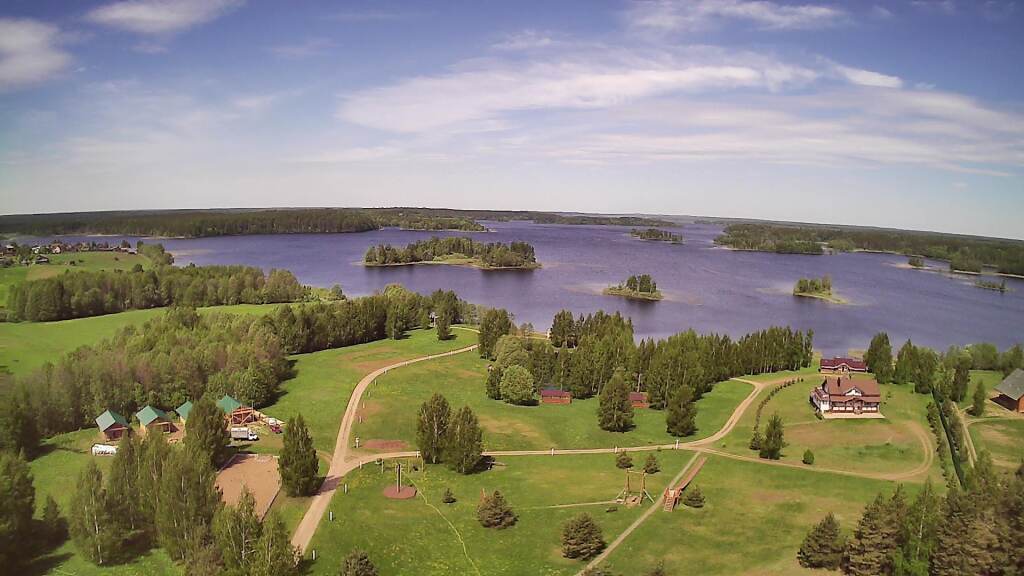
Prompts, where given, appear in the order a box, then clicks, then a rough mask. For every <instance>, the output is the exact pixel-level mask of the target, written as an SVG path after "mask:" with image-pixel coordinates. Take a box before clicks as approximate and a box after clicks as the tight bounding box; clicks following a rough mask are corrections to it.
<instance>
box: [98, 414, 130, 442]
mask: <svg viewBox="0 0 1024 576" xmlns="http://www.w3.org/2000/svg"><path fill="white" fill-rule="evenodd" d="M96 426H98V427H99V429H100V432H102V433H103V437H104V438H105V439H106V440H107V441H108V442H117V441H118V440H120V439H121V438H123V437H124V436H125V435H126V434H128V433H130V432H131V429H132V427H131V425H130V424H129V423H128V419H127V418H125V417H124V416H121V415H120V414H118V413H117V412H114V411H113V410H107V411H106V412H104V413H103V414H100V415H99V416H97V417H96Z"/></svg>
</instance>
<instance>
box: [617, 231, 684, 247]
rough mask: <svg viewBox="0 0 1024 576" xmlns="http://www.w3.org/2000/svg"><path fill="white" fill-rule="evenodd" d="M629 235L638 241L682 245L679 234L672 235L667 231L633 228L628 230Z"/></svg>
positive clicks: (681, 238)
mask: <svg viewBox="0 0 1024 576" xmlns="http://www.w3.org/2000/svg"><path fill="white" fill-rule="evenodd" d="M629 235H630V236H632V237H633V238H639V239H640V240H652V241H655V242H670V243H672V244H682V243H683V237H682V236H681V235H679V234H673V233H672V232H669V231H667V230H660V229H658V228H646V229H643V230H641V229H639V228H633V229H632V230H630V232H629Z"/></svg>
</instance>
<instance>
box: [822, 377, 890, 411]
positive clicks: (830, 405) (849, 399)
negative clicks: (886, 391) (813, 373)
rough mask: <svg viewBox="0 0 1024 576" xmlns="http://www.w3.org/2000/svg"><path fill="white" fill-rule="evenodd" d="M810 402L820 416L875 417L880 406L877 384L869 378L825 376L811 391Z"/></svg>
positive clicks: (880, 395)
mask: <svg viewBox="0 0 1024 576" xmlns="http://www.w3.org/2000/svg"><path fill="white" fill-rule="evenodd" d="M810 402H811V404H813V405H814V407H815V409H817V411H818V412H820V413H821V414H822V416H826V417H828V416H834V415H840V414H841V415H847V416H848V415H855V416H858V415H872V416H873V415H876V414H879V409H880V407H881V404H882V392H881V390H880V389H879V387H878V382H876V381H875V380H874V379H871V378H856V379H855V378H851V377H849V376H825V381H824V382H822V383H821V386H818V387H816V388H814V389H813V390H811V394H810Z"/></svg>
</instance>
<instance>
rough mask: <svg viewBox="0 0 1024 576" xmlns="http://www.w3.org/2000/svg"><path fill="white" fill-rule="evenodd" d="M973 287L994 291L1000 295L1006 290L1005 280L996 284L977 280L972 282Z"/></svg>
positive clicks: (993, 281)
mask: <svg viewBox="0 0 1024 576" xmlns="http://www.w3.org/2000/svg"><path fill="white" fill-rule="evenodd" d="M974 285H975V286H977V287H978V288H982V289H985V290H994V291H996V292H1002V293H1005V292H1006V291H1007V290H1008V288H1007V287H1006V280H1001V281H999V282H996V281H995V280H981V279H978V280H975V281H974Z"/></svg>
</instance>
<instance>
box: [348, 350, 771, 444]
mask: <svg viewBox="0 0 1024 576" xmlns="http://www.w3.org/2000/svg"><path fill="white" fill-rule="evenodd" d="M487 364H488V362H487V361H486V360H483V359H481V358H479V356H478V355H477V354H475V353H470V354H460V355H458V356H453V357H450V358H443V359H440V360H436V361H432V362H424V363H421V364H416V365H414V366H409V367H406V368H402V369H400V370H395V371H393V372H391V373H389V374H388V375H386V376H382V377H380V378H378V379H377V383H376V384H374V385H372V386H371V387H370V388H369V390H368V396H366V397H364V406H363V407H362V408H361V411H360V412H361V416H362V422H361V423H360V422H358V420H357V423H356V425H355V427H354V429H353V435H354V436H358V437H359V438H360V439H361V441H363V442H365V441H404V442H405V443H406V444H407V445H409V446H414V445H415V443H416V414H417V411H418V410H419V407H420V404H422V403H423V402H424V401H425V400H427V399H428V398H429V397H430V396H431V395H432V394H433V393H435V392H438V393H441V394H443V395H444V396H445V397H446V398H447V399H448V402H449V403H450V404H451V405H452V407H453V408H458V407H460V406H463V405H468V406H469V407H471V408H472V409H473V411H474V412H475V413H476V414H477V417H478V418H479V419H480V424H481V426H482V427H483V428H484V444H485V447H486V449H487V450H547V449H550V448H559V449H573V448H612V447H615V446H620V447H622V446H641V445H648V444H671V443H673V442H675V440H676V439H675V437H674V436H671V435H669V434H668V433H667V432H665V412H664V411H661V410H650V409H637V410H636V411H635V412H634V414H635V416H634V422H635V423H636V428H634V429H633V430H632V431H630V432H627V433H617V432H607V431H604V430H601V429H600V428H598V426H597V406H598V401H597V399H596V398H592V399H589V400H574V401H573V402H572V404H568V405H565V404H540V405H537V406H513V405H510V404H506V403H504V402H501V401H500V400H491V399H490V398H488V397H487V395H486V393H485V391H484V381H485V378H486V373H487ZM750 390H751V386H750V385H749V384H745V383H743V382H737V381H734V380H730V381H726V382H720V383H718V384H716V385H715V387H714V389H713V390H712V391H711V392H709V393H708V394H706V395H705V396H704V398H702V399H701V400H700V401H698V403H697V428H698V431H697V434H696V435H694V436H690V437H687V438H682V439H681V441H684V442H686V441H692V440H698V439H701V438H705V437H707V436H710V435H711V434H713V433H714V432H716V431H717V430H718V429H719V428H721V427H722V425H723V424H725V421H726V420H727V419H728V418H729V415H730V414H731V413H732V411H733V410H734V409H735V408H736V406H737V405H738V404H739V403H740V402H741V401H742V400H743V398H745V397H746V396H747V395H748V394H749V393H750ZM363 446H364V447H365V444H364V445H363ZM363 451H364V453H370V452H372V451H373V450H369V449H366V450H363Z"/></svg>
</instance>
